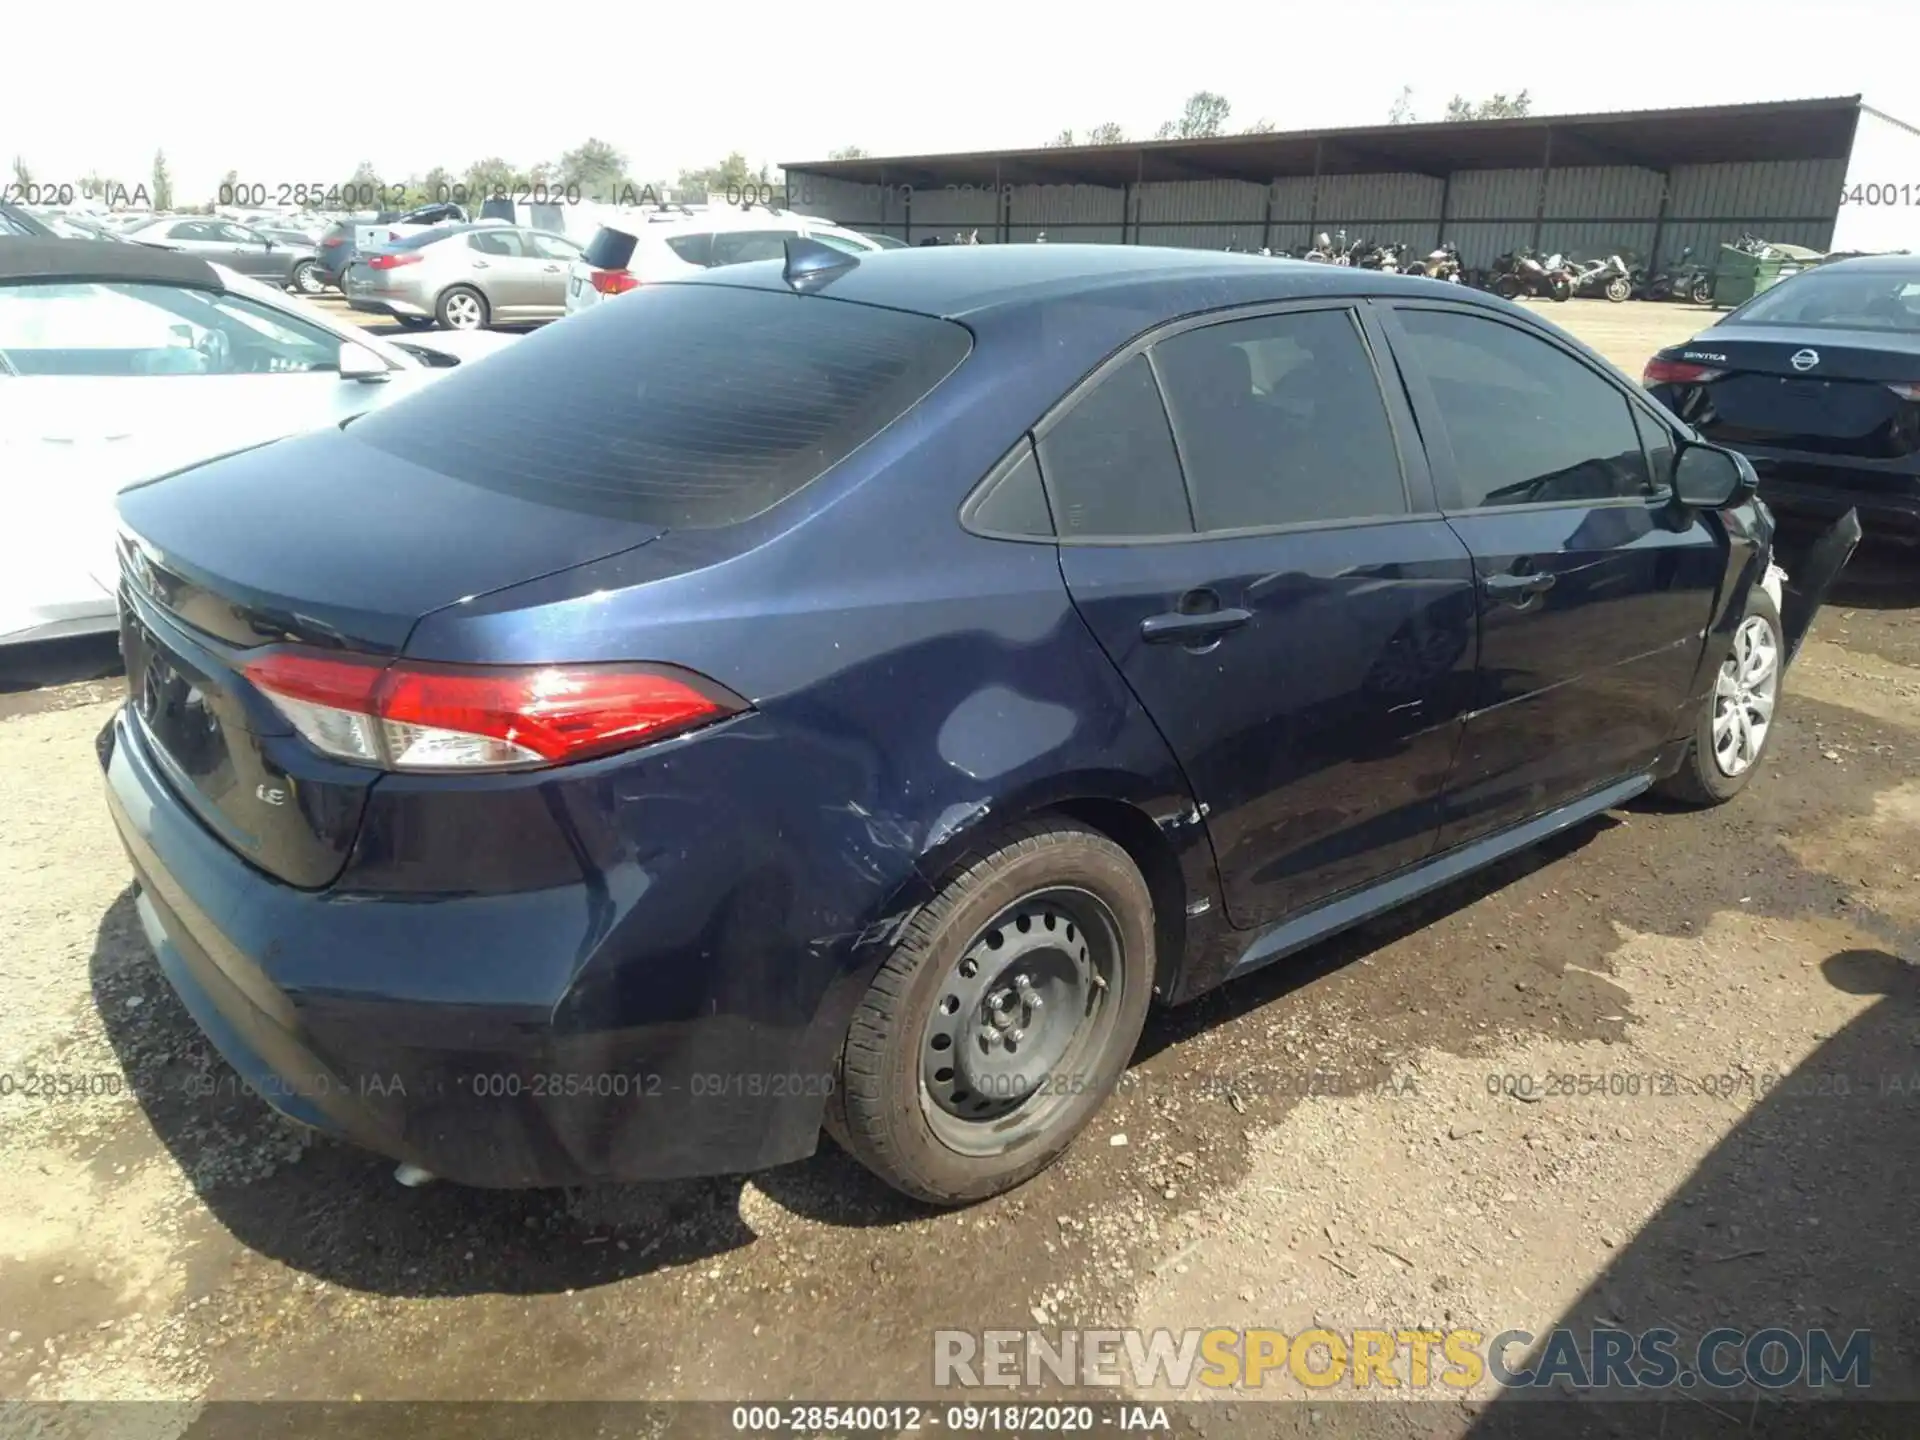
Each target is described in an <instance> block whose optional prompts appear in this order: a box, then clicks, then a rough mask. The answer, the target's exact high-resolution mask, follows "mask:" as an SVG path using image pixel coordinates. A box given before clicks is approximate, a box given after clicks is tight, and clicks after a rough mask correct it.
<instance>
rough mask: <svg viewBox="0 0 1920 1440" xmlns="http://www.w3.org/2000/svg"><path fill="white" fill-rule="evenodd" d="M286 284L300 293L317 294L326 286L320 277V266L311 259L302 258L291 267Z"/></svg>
mask: <svg viewBox="0 0 1920 1440" xmlns="http://www.w3.org/2000/svg"><path fill="white" fill-rule="evenodd" d="M287 284H288V285H290V286H291V287H292V288H293V289H294V290H295V291H297V292H298V293H299V294H302V295H318V294H319V293H320V292H321V291H322V290H324V289H326V288H327V282H326V281H325V280H324V279H322V278H321V275H320V267H319V265H318V264H316V263H315V262H314V261H312V260H302V261H301V262H300V263H299V264H298V265H295V266H294V267H293V272H292V273H291V274H290V275H288V276H287Z"/></svg>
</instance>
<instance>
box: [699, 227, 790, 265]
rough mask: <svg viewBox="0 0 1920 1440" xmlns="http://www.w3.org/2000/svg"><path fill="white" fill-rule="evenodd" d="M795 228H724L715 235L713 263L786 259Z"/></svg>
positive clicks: (745, 262) (727, 263) (748, 262)
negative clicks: (788, 242) (788, 244)
mask: <svg viewBox="0 0 1920 1440" xmlns="http://www.w3.org/2000/svg"><path fill="white" fill-rule="evenodd" d="M797 233H798V232H797V231H793V230H722V231H720V232H719V233H718V234H716V235H715V236H714V237H713V260H712V262H711V263H712V264H714V265H715V266H719V265H747V264H750V263H752V262H753V261H755V260H784V259H785V258H786V254H787V241H789V240H791V239H793V238H794V236H795V235H796V234H797Z"/></svg>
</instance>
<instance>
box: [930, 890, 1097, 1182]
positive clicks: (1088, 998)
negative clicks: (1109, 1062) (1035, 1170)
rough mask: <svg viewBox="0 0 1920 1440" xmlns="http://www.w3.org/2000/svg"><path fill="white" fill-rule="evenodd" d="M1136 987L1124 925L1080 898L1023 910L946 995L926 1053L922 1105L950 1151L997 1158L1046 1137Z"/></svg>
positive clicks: (1012, 909)
mask: <svg viewBox="0 0 1920 1440" xmlns="http://www.w3.org/2000/svg"><path fill="white" fill-rule="evenodd" d="M1125 984H1126V977H1125V972H1124V969H1123V967H1122V966H1121V964H1120V939H1119V923H1118V921H1117V920H1116V919H1115V917H1114V914H1113V912H1112V910H1110V909H1109V908H1108V907H1107V905H1106V903H1105V902H1104V901H1102V900H1101V899H1099V898H1098V897H1097V896H1095V895H1093V894H1092V893H1090V892H1088V891H1086V890H1081V889H1078V888H1072V887H1064V886H1063V887H1060V888H1056V889H1050V890H1042V891H1039V892H1036V893H1035V894H1032V895H1029V896H1026V897H1025V898H1023V899H1021V900H1018V901H1015V902H1014V903H1013V904H1011V905H1009V906H1007V907H1006V908H1005V909H1004V910H1002V911H1001V912H1000V913H999V914H998V915H997V916H995V917H994V918H993V919H992V920H991V921H989V922H988V923H987V925H986V926H984V927H983V928H982V929H981V930H980V932H979V934H977V935H976V936H975V937H974V938H973V940H972V942H971V943H970V944H969V945H968V946H967V947H966V948H965V949H964V950H963V951H961V953H960V957H959V959H958V960H957V961H955V962H954V964H953V965H952V967H951V968H950V969H949V970H948V972H947V974H946V976H945V978H944V980H943V981H942V983H941V984H940V986H939V987H938V990H937V992H936V994H937V998H936V999H935V1001H934V1004H933V1013H932V1014H931V1015H929V1016H928V1017H927V1022H926V1026H925V1029H924V1032H923V1034H922V1037H921V1045H920V1056H921V1059H920V1103H921V1107H922V1109H923V1110H924V1112H925V1114H926V1117H927V1123H928V1125H929V1126H930V1127H931V1128H932V1130H933V1132H934V1134H935V1135H937V1136H938V1137H939V1138H940V1140H941V1141H943V1142H944V1143H945V1144H947V1145H949V1146H951V1147H952V1148H953V1149H954V1150H957V1151H959V1152H961V1153H962V1154H969V1155H987V1154H996V1153H999V1152H1001V1151H1004V1150H1007V1149H1008V1148H1010V1147H1012V1146H1014V1145H1017V1144H1019V1143H1020V1142H1021V1141H1022V1140H1024V1139H1026V1138H1027V1137H1028V1136H1031V1135H1035V1134H1038V1133H1040V1132H1041V1131H1044V1130H1045V1129H1046V1128H1047V1127H1048V1125H1049V1124H1051V1123H1052V1121H1053V1119H1054V1117H1055V1115H1056V1114H1057V1113H1058V1112H1059V1111H1060V1110H1062V1109H1063V1108H1065V1106H1066V1105H1067V1104H1068V1103H1070V1102H1071V1101H1072V1100H1073V1098H1074V1097H1075V1096H1076V1095H1077V1094H1078V1093H1079V1091H1078V1089H1077V1087H1076V1085H1075V1083H1074V1082H1075V1078H1076V1077H1077V1076H1080V1075H1082V1074H1083V1073H1084V1072H1086V1071H1087V1070H1088V1069H1089V1068H1090V1065H1091V1061H1092V1059H1093V1057H1095V1056H1097V1055H1099V1054H1100V1053H1101V1051H1102V1050H1103V1048H1104V1047H1105V1044H1106V1040H1107V1032H1108V1031H1109V1030H1110V1029H1111V1028H1112V1025H1113V1017H1114V1015H1115V1013H1116V1012H1117V1011H1118V1009H1119V1008H1120V1004H1121V1000H1122V994H1121V992H1122V989H1123V987H1124V986H1125Z"/></svg>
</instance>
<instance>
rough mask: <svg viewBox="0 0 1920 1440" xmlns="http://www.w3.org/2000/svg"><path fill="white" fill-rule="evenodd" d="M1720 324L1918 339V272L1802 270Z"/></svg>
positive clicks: (1919, 269)
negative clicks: (1812, 328)
mask: <svg viewBox="0 0 1920 1440" xmlns="http://www.w3.org/2000/svg"><path fill="white" fill-rule="evenodd" d="M1720 323H1721V324H1722V325H1815V326H1822V327H1827V328H1831V329H1836V330H1899V331H1904V332H1905V333H1907V334H1910V335H1912V334H1920V268H1916V269H1915V270H1912V271H1907V272H1899V271H1893V270H1839V269H1835V270H1827V269H1817V270H1805V271H1802V272H1801V273H1800V274H1798V275H1792V276H1789V277H1788V278H1787V279H1785V280H1782V281H1781V282H1780V283H1779V284H1778V285H1772V286H1769V287H1768V288H1767V289H1765V290H1762V291H1761V292H1760V293H1759V294H1758V295H1756V296H1754V297H1753V299H1751V300H1749V301H1748V302H1747V303H1746V304H1744V305H1742V306H1741V307H1740V308H1739V309H1738V310H1736V311H1734V312H1733V313H1732V314H1731V315H1729V316H1727V318H1726V319H1724V320H1722V321H1721V322H1720Z"/></svg>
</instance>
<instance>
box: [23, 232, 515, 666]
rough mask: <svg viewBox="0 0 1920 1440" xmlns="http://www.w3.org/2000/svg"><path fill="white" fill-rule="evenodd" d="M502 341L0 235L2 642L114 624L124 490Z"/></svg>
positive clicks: (135, 256) (130, 254)
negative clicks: (390, 326) (400, 323)
mask: <svg viewBox="0 0 1920 1440" xmlns="http://www.w3.org/2000/svg"><path fill="white" fill-rule="evenodd" d="M513 339H514V337H512V336H509V335H496V334H490V333H473V334H459V335H455V334H447V335H439V334H429V335H417V336H409V337H408V338H407V339H406V340H405V341H404V342H402V343H399V344H395V343H391V342H389V341H386V340H383V339H381V338H380V337H378V336H375V335H371V334H369V333H367V332H366V331H364V330H361V329H359V328H357V327H354V326H350V325H345V324H342V323H340V322H339V321H336V320H333V319H331V318H329V317H328V316H327V315H325V314H324V313H323V312H321V311H320V310H318V309H316V308H314V307H312V306H310V305H308V304H306V303H305V302H303V301H301V300H298V299H296V298H294V297H293V296H290V295H287V294H284V293H282V292H280V291H276V290H273V289H270V288H268V287H267V286H264V285H262V284H260V283H259V282H257V281H254V280H250V279H248V278H247V277H245V276H243V275H239V274H236V273H234V272H233V271H230V270H228V269H226V268H225V267H223V266H219V265H210V264H208V263H207V262H205V261H204V260H200V259H197V258H195V257H193V256H189V255H183V254H175V253H170V252H167V251H163V250H154V249H149V248H148V247H146V246H138V245H121V244H112V243H108V242H104V241H67V240H25V239H21V240H9V241H7V242H5V243H4V244H0V505H4V506H5V510H6V513H7V515H8V517H9V523H8V525H7V527H6V529H7V534H8V536H9V538H10V540H11V541H12V543H11V544H10V545H9V546H8V547H7V553H6V554H5V556H4V557H0V645H11V644H18V643H22V642H26V641H34V640H50V639H55V638H58V637H61V636H69V635H86V634H93V633H99V632H107V631H111V630H113V629H114V628H116V625H117V603H116V600H115V592H116V589H117V585H118V573H117V569H116V564H115V560H114V517H113V500H114V496H115V495H116V494H117V493H118V492H119V491H121V490H123V489H125V488H126V487H127V486H129V485H132V484H135V483H137V482H139V481H142V480H148V479H152V478H153V477H155V476H159V475H165V474H168V473H170V472H172V471H175V470H179V469H184V468H186V467H187V466H190V465H194V464H197V463H198V462H200V461H202V460H209V459H212V458H214V457H215V456H218V455H225V454H230V453H232V452H234V451H236V450H244V449H249V448H251V447H252V446H255V445H259V444H263V443H265V442H267V441H270V440H275V439H278V438H280V437H282V436H285V435H291V434H294V433H297V432H299V431H303V430H312V429H317V428H319V427H321V426H323V425H337V424H339V423H340V422H341V421H343V420H345V419H347V418H349V417H350V416H353V415H357V414H359V413H361V412H362V411H365V410H370V409H373V408H375V407H377V406H380V405H384V404H387V403H389V402H390V401H393V400H395V399H398V398H399V397H400V396H402V395H406V394H409V393H411V392H412V391H414V390H416V389H418V388H419V387H420V386H421V385H423V384H427V383H429V382H431V381H432V380H433V379H434V378H435V376H436V375H438V374H440V373H442V372H443V371H444V370H445V369H446V368H447V367H449V366H452V365H456V364H459V363H462V362H463V361H471V360H474V359H477V358H479V357H480V356H482V355H484V354H486V353H488V352H490V351H492V350H494V349H497V348H499V347H500V346H502V345H506V344H511V343H512V342H513Z"/></svg>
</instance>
